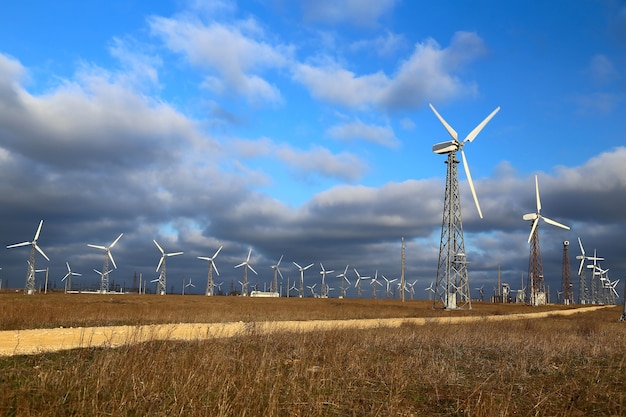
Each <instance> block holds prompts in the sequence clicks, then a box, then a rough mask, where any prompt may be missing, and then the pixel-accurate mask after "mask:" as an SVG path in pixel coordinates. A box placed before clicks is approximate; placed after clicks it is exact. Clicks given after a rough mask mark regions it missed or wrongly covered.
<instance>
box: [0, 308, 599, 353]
mask: <svg viewBox="0 0 626 417" xmlns="http://www.w3.org/2000/svg"><path fill="white" fill-rule="evenodd" d="M604 307H605V306H592V307H581V308H577V309H569V310H557V311H549V312H538V313H526V314H508V315H498V316H464V317H428V318H426V317H418V318H402V319H366V320H312V321H274V322H248V323H244V322H236V323H179V324H160V325H146V326H108V327H77V328H62V327H61V328H54V329H34V330H7V331H0V356H11V355H29V354H38V353H43V352H54V351H59V350H65V349H74V348H85V347H98V346H103V347H116V346H122V345H126V344H131V343H140V342H145V341H149V340H203V339H211V338H219V337H232V336H236V335H248V334H268V333H272V332H306V331H312V330H331V329H370V328H377V327H399V326H401V325H403V324H414V325H424V324H427V323H431V324H458V323H469V322H476V321H481V320H482V321H501V320H519V319H533V318H541V317H547V316H550V315H561V316H565V315H570V314H578V313H584V312H588V311H593V310H597V309H599V308H604Z"/></svg>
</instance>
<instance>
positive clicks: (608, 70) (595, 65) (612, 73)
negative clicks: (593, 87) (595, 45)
mask: <svg viewBox="0 0 626 417" xmlns="http://www.w3.org/2000/svg"><path fill="white" fill-rule="evenodd" d="M587 72H588V74H589V76H590V77H591V80H592V81H593V82H594V83H596V84H599V85H605V84H608V83H610V82H612V81H615V80H616V79H617V78H618V77H619V72H618V71H617V69H616V68H615V66H614V65H613V63H612V62H611V60H610V59H609V58H608V57H607V56H606V55H603V54H596V55H594V56H593V57H591V62H590V63H589V67H588V69H587Z"/></svg>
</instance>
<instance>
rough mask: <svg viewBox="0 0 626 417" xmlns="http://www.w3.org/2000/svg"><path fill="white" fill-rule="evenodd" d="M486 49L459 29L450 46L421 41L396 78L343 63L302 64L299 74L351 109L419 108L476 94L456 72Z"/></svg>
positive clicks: (314, 89)
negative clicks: (363, 71)
mask: <svg viewBox="0 0 626 417" xmlns="http://www.w3.org/2000/svg"><path fill="white" fill-rule="evenodd" d="M484 53H485V46H484V43H483V41H482V39H481V38H480V37H478V36H477V35H476V34H474V33H467V32H458V33H456V34H455V36H454V37H453V39H452V42H451V44H450V46H449V47H448V48H445V49H442V48H441V47H440V46H439V44H438V43H437V42H436V41H435V40H433V39H428V40H426V41H425V42H423V43H419V44H417V45H416V47H415V50H414V52H413V54H412V55H411V56H410V57H409V59H407V60H406V61H405V62H404V63H402V65H401V66H400V68H399V69H398V71H397V73H396V74H395V76H394V78H390V77H389V76H387V75H386V74H384V73H382V72H380V71H379V72H376V73H374V74H368V75H357V74H355V73H354V72H352V71H349V70H347V69H344V68H341V66H340V65H339V64H337V63H331V64H325V65H324V66H317V67H316V66H313V65H308V64H299V65H297V66H296V68H295V72H294V78H295V79H296V80H297V81H299V82H301V83H302V84H304V85H305V86H307V87H308V88H309V90H310V92H311V94H312V95H313V96H314V97H317V98H319V99H323V100H326V101H329V102H331V103H335V104H339V105H343V106H347V107H354V108H359V107H364V106H368V105H374V106H378V107H383V108H415V107H419V106H421V105H423V104H424V103H426V102H427V101H433V100H434V101H438V100H443V99H449V98H454V97H460V96H464V95H473V94H475V93H476V86H475V85H473V84H471V83H469V84H466V83H463V82H462V81H461V80H460V79H458V78H457V77H455V76H454V75H453V74H454V72H455V71H456V70H458V69H459V68H460V67H462V66H463V65H464V64H466V63H467V62H469V61H471V60H473V59H475V58H477V57H478V56H480V55H482V54H484Z"/></svg>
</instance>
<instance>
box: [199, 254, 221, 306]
mask: <svg viewBox="0 0 626 417" xmlns="http://www.w3.org/2000/svg"><path fill="white" fill-rule="evenodd" d="M221 250H222V246H220V247H219V248H218V249H217V250H216V251H215V253H214V254H213V256H211V257H210V258H209V257H207V256H198V259H202V260H204V261H208V262H209V272H208V276H207V281H206V290H205V292H204V295H206V296H212V295H213V292H214V287H215V286H214V283H213V268H215V273H216V274H217V275H218V276H219V275H220V271H218V270H217V265H215V258H217V255H218V254H219V253H220V251H221Z"/></svg>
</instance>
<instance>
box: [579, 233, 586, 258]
mask: <svg viewBox="0 0 626 417" xmlns="http://www.w3.org/2000/svg"><path fill="white" fill-rule="evenodd" d="M578 244H579V245H580V253H582V254H583V258H584V257H585V249H583V242H581V241H580V237H579V238H578Z"/></svg>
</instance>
